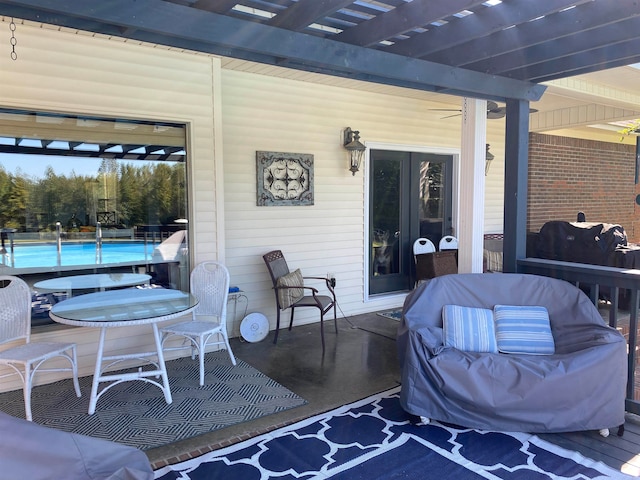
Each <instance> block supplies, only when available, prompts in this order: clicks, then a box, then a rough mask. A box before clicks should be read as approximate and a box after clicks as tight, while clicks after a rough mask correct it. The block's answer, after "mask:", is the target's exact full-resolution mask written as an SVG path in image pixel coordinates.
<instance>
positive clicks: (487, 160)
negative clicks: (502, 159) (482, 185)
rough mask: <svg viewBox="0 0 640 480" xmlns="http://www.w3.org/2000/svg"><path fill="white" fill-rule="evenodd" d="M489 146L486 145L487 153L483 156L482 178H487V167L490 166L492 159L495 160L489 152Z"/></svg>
mask: <svg viewBox="0 0 640 480" xmlns="http://www.w3.org/2000/svg"><path fill="white" fill-rule="evenodd" d="M490 146H491V145H489V144H488V143H487V153H486V155H485V157H484V176H485V177H486V176H487V173H489V167H490V166H491V160H493V159H494V158H495V157H494V156H493V153H491V152H490V151H489V147H490Z"/></svg>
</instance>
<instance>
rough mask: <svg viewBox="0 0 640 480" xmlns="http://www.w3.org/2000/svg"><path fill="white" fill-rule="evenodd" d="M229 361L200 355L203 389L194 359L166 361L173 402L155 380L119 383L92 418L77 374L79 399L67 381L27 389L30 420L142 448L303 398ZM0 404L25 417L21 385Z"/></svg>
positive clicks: (84, 380)
mask: <svg viewBox="0 0 640 480" xmlns="http://www.w3.org/2000/svg"><path fill="white" fill-rule="evenodd" d="M236 360H237V365H236V366H233V365H232V364H231V361H230V360H229V355H228V354H227V352H226V351H225V350H220V351H217V352H211V353H207V354H206V356H205V385H204V386H203V387H200V386H199V385H198V379H199V373H198V361H197V359H196V360H192V359H191V358H189V357H186V358H179V359H176V360H170V361H168V362H167V372H168V374H169V384H170V386H171V394H172V397H173V403H171V404H167V402H166V401H165V399H164V395H163V393H162V391H161V390H160V389H159V388H158V387H156V386H154V385H151V384H149V383H147V382H142V381H133V382H124V383H120V384H118V385H115V386H114V387H112V388H111V389H109V390H108V391H107V392H106V393H104V395H102V396H101V397H100V399H99V400H98V404H97V407H96V413H94V414H93V415H89V414H88V413H87V410H88V408H89V396H90V394H91V380H92V376H87V377H81V378H80V389H81V391H82V397H81V398H77V397H76V395H75V391H74V389H73V384H72V381H71V379H69V380H61V381H59V382H55V383H51V384H48V385H42V386H38V387H34V389H33V392H32V396H31V408H32V412H33V421H34V422H35V423H38V424H40V425H45V426H48V427H53V428H57V429H59V430H64V431H67V432H74V433H81V434H84V435H89V436H92V437H98V438H104V439H107V440H112V441H114V442H118V443H122V444H125V445H130V446H133V447H136V448H139V449H141V450H148V449H151V448H155V447H159V446H162V445H166V444H168V443H172V442H176V441H178V440H184V439H186V438H191V437H194V436H196V435H201V434H203V433H207V432H211V431H214V430H218V429H220V428H224V427H228V426H229V425H234V424H237V423H241V422H245V421H248V420H254V419H256V418H260V417H263V416H265V415H271V414H273V413H277V412H281V411H284V410H288V409H290V408H294V407H297V406H300V405H304V404H306V403H307V402H306V401H305V400H304V399H303V398H301V397H299V396H298V395H296V394H295V393H293V392H291V391H290V390H288V389H286V388H285V387H283V386H282V385H280V384H279V383H277V382H276V381H274V380H272V379H271V378H269V377H267V376H266V375H264V374H263V373H261V372H259V371H258V370H256V369H255V368H253V367H252V366H250V365H249V364H247V363H246V362H244V361H242V360H241V359H239V358H236ZM103 385H105V384H101V386H103ZM0 409H1V410H2V411H4V412H6V413H8V414H10V415H13V416H15V417H20V418H24V401H23V398H22V390H14V391H11V392H6V393H0ZM0 476H1V475H0Z"/></svg>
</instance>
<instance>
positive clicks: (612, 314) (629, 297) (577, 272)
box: [517, 258, 640, 414]
mask: <svg viewBox="0 0 640 480" xmlns="http://www.w3.org/2000/svg"><path fill="white" fill-rule="evenodd" d="M517 268H518V272H520V273H531V274H536V275H543V276H546V277H553V278H559V279H562V280H567V281H568V282H571V283H573V284H574V285H576V286H578V287H580V288H581V289H582V290H583V291H585V293H587V294H588V295H589V297H590V298H591V301H592V302H593V303H594V304H595V305H596V306H602V304H600V305H599V303H600V302H599V301H600V299H601V298H604V297H606V298H607V306H608V308H609V325H610V326H612V327H613V328H621V325H620V322H619V320H620V318H621V316H622V315H624V316H625V317H626V315H627V312H628V315H629V325H628V334H627V343H628V349H629V350H628V352H629V354H628V366H629V368H628V380H627V398H626V409H627V411H628V412H631V413H635V414H640V385H638V387H639V388H638V393H636V383H637V382H636V359H637V358H638V352H637V348H638V292H639V291H640V270H631V269H625V268H617V267H606V266H600V265H589V264H586V263H572V262H560V261H556V260H546V259H542V258H524V259H520V260H518V261H517ZM625 323H626V318H625ZM623 333H624V332H623Z"/></svg>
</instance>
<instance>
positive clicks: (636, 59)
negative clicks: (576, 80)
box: [539, 54, 640, 82]
mask: <svg viewBox="0 0 640 480" xmlns="http://www.w3.org/2000/svg"><path fill="white" fill-rule="evenodd" d="M634 63H640V54H638V55H634V56H633V57H627V58H624V59H617V60H614V61H611V62H604V63H598V64H595V65H589V66H587V67H584V68H581V69H577V70H572V71H571V75H572V76H573V75H584V74H586V73H592V72H598V71H601V70H606V69H609V68H617V67H624V66H627V65H631V64H634ZM564 77H566V74H564V73H563V72H553V73H551V74H549V75H547V76H545V77H540V78H539V81H540V82H549V81H551V80H558V79H560V78H564Z"/></svg>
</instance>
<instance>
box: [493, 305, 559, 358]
mask: <svg viewBox="0 0 640 480" xmlns="http://www.w3.org/2000/svg"><path fill="white" fill-rule="evenodd" d="M493 313H494V317H495V322H496V339H497V341H498V350H499V351H500V352H502V353H526V354H529V355H552V354H553V353H554V352H555V345H554V343H553V335H552V334H551V325H550V324H549V312H547V309H546V308H545V307H536V306H515V305H496V306H495V307H494V308H493Z"/></svg>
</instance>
